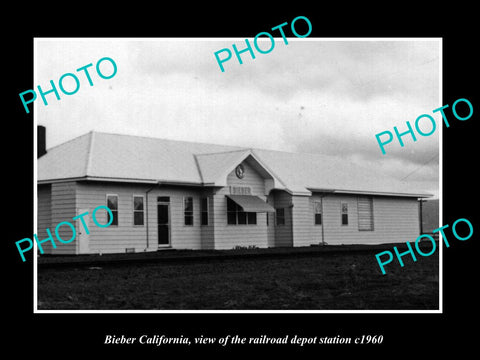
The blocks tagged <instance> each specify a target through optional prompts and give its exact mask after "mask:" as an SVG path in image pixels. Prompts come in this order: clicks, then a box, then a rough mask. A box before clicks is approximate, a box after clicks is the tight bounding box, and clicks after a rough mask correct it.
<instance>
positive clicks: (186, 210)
mask: <svg viewBox="0 0 480 360" xmlns="http://www.w3.org/2000/svg"><path fill="white" fill-rule="evenodd" d="M183 214H184V217H185V225H193V198H192V197H190V196H189V197H184V198H183Z"/></svg>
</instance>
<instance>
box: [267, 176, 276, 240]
mask: <svg viewBox="0 0 480 360" xmlns="http://www.w3.org/2000/svg"><path fill="white" fill-rule="evenodd" d="M266 186H267V183H266ZM266 201H267V202H268V204H269V205H271V206H272V207H274V208H275V196H274V194H273V192H271V193H270V194H269V195H268V196H267V198H266ZM267 216H268V225H267V244H268V247H276V246H277V244H276V242H275V213H274V212H269V213H266V214H265V217H267ZM266 221H267V219H265V223H266Z"/></svg>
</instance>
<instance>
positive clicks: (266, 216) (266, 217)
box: [265, 198, 270, 226]
mask: <svg viewBox="0 0 480 360" xmlns="http://www.w3.org/2000/svg"><path fill="white" fill-rule="evenodd" d="M265 202H266V203H267V204H268V198H267V200H266V201H265ZM269 215H270V213H268V212H266V213H265V219H266V220H265V221H266V222H267V226H268V218H269V217H270V216H269Z"/></svg>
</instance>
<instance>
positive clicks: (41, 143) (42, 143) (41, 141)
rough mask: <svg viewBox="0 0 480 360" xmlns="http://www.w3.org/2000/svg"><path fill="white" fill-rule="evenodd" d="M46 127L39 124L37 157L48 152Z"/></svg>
mask: <svg viewBox="0 0 480 360" xmlns="http://www.w3.org/2000/svg"><path fill="white" fill-rule="evenodd" d="M45 133H46V128H45V126H42V125H37V159H38V158H40V157H42V156H43V155H45V154H46V153H47V143H46V139H45Z"/></svg>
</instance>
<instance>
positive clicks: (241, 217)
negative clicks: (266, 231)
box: [227, 198, 257, 225]
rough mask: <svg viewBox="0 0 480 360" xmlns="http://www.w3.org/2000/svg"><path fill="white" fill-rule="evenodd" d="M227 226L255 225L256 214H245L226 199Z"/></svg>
mask: <svg viewBox="0 0 480 360" xmlns="http://www.w3.org/2000/svg"><path fill="white" fill-rule="evenodd" d="M227 224H228V225H256V224H257V213H256V212H245V211H243V209H242V208H241V207H240V206H239V205H238V204H237V203H236V202H235V201H233V200H232V199H230V198H227Z"/></svg>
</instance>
